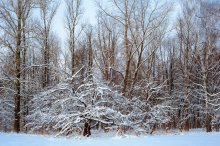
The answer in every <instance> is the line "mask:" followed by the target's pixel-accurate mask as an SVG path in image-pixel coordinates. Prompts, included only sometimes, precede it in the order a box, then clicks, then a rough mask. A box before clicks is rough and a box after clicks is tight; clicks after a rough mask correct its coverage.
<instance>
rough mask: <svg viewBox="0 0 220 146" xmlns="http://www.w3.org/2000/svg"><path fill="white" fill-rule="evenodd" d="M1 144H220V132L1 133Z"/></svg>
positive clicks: (24, 145)
mask: <svg viewBox="0 0 220 146" xmlns="http://www.w3.org/2000/svg"><path fill="white" fill-rule="evenodd" d="M0 146H220V132H213V133H204V132H190V133H179V134H166V135H152V136H141V137H134V136H126V137H123V138H122V137H117V136H110V135H108V136H101V137H100V136H98V137H97V136H93V137H90V138H84V137H78V138H55V137H51V136H39V135H28V134H13V133H0Z"/></svg>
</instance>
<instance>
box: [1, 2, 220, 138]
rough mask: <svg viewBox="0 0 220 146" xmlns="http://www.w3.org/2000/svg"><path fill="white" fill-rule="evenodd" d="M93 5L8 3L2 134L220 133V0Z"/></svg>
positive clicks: (4, 33) (3, 28) (3, 48)
mask: <svg viewBox="0 0 220 146" xmlns="http://www.w3.org/2000/svg"><path fill="white" fill-rule="evenodd" d="M86 2H87V0H63V1H57V0H1V1H0V131H2V132H9V131H13V132H16V133H39V134H56V135H61V136H72V135H80V134H82V133H83V135H87V136H89V135H90V134H91V133H90V129H92V130H103V131H105V132H108V131H110V130H113V131H118V133H121V134H123V133H129V132H133V133H136V134H137V135H138V134H147V133H148V134H152V133H153V132H155V131H157V130H163V131H167V130H171V129H178V130H179V131H189V130H190V129H194V128H203V129H204V130H205V131H206V132H212V131H218V130H219V128H220V2H219V1H218V0H212V1H210V0H181V1H180V0H177V1H170V0H168V1H165V0H164V1H162V0H108V1H100V0H97V1H95V0H94V5H95V6H96V8H97V14H96V20H94V21H96V23H95V24H90V23H89V22H86V21H85V20H83V19H82V18H83V15H84V7H83V3H86ZM61 3H64V5H65V9H64V18H63V21H64V23H65V26H63V27H65V30H66V33H67V40H66V41H65V45H64V46H63V45H62V42H61V39H60V35H59V30H56V32H55V31H54V28H53V27H54V25H56V24H55V23H54V18H55V16H56V15H57V12H58V11H57V10H58V8H59V5H60V4H61ZM177 6H178V7H177ZM85 128H88V129H89V130H88V131H85Z"/></svg>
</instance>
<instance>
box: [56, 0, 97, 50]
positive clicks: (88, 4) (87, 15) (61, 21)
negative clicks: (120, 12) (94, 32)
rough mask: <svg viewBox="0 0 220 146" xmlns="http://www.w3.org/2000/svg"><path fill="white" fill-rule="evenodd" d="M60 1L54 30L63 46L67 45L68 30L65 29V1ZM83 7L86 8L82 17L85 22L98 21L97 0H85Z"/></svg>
mask: <svg viewBox="0 0 220 146" xmlns="http://www.w3.org/2000/svg"><path fill="white" fill-rule="evenodd" d="M58 1H60V6H59V9H58V11H57V14H56V16H55V18H54V21H53V31H54V32H55V33H56V34H57V35H58V37H59V38H60V39H61V42H62V44H61V46H62V48H64V47H65V40H66V30H65V3H64V0H58ZM83 9H84V14H83V15H84V16H83V18H82V21H83V22H88V23H91V24H94V23H95V22H96V18H95V17H96V9H97V8H96V5H95V0H83Z"/></svg>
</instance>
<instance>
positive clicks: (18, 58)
mask: <svg viewBox="0 0 220 146" xmlns="http://www.w3.org/2000/svg"><path fill="white" fill-rule="evenodd" d="M17 17H18V26H17V40H16V41H17V45H16V51H15V76H16V80H15V95H14V102H15V106H14V125H13V130H14V132H17V133H19V132H20V99H21V95H20V88H21V83H20V79H21V56H20V55H21V52H20V49H21V21H22V20H21V17H22V2H21V1H20V0H19V1H18V13H17Z"/></svg>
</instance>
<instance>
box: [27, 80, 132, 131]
mask: <svg viewBox="0 0 220 146" xmlns="http://www.w3.org/2000/svg"><path fill="white" fill-rule="evenodd" d="M127 105H128V101H127V100H126V99H125V98H124V97H123V96H121V95H120V94H118V93H117V92H115V91H112V90H111V89H110V88H109V87H107V86H106V85H103V84H99V83H93V82H87V83H85V84H82V85H80V86H79V87H77V88H76V89H74V88H73V87H72V85H71V84H67V83H65V84H58V85H57V86H55V87H54V88H52V89H49V90H47V91H45V92H42V93H40V94H38V95H35V96H34V98H33V99H32V100H31V102H30V109H31V111H30V115H29V116H28V117H27V120H28V124H27V125H26V126H27V127H29V128H30V129H31V130H39V129H42V128H43V129H47V130H49V131H54V132H58V134H59V135H69V134H74V133H75V132H77V131H81V130H82V128H83V125H84V122H85V121H86V120H92V121H98V122H101V123H104V124H112V125H113V124H117V125H120V124H121V123H122V122H123V119H124V118H125V117H126V114H127V113H126V111H127V108H128V106H127Z"/></svg>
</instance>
